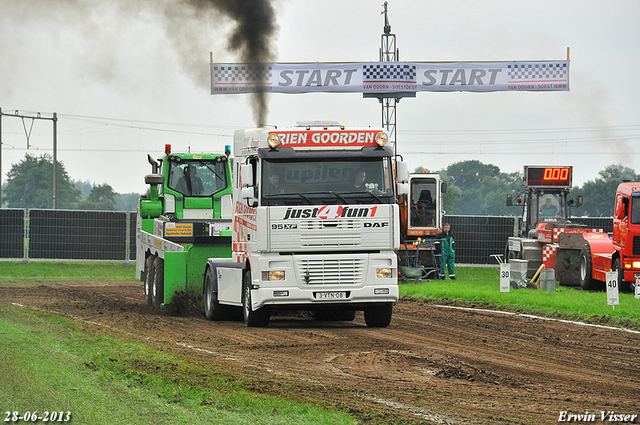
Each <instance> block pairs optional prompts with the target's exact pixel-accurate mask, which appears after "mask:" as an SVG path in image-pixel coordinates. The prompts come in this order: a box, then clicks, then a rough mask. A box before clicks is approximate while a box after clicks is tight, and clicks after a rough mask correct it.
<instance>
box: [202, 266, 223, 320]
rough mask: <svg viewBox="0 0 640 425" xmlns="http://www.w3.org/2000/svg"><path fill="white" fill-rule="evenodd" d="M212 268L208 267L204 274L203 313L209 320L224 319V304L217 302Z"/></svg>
mask: <svg viewBox="0 0 640 425" xmlns="http://www.w3.org/2000/svg"><path fill="white" fill-rule="evenodd" d="M213 279H214V275H213V270H212V269H211V268H210V267H208V268H207V271H206V273H205V275H204V315H205V316H206V317H207V319H209V320H215V321H218V320H224V318H225V311H224V306H222V305H220V302H218V291H217V290H216V288H214V284H213Z"/></svg>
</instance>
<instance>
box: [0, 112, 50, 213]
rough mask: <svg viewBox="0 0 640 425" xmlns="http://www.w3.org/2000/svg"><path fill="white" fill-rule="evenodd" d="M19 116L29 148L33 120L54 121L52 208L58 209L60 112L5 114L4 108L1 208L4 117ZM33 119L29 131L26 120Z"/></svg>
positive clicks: (0, 175) (0, 189)
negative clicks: (29, 114)
mask: <svg viewBox="0 0 640 425" xmlns="http://www.w3.org/2000/svg"><path fill="white" fill-rule="evenodd" d="M3 116H6V117H17V118H20V119H22V126H23V127H24V133H25V136H26V137H27V149H29V146H30V145H29V139H30V137H31V129H32V128H33V122H34V121H35V120H50V121H52V122H53V201H52V208H53V209H54V210H55V209H56V197H57V195H58V189H57V186H58V176H57V174H58V114H57V113H56V112H54V113H53V117H52V118H46V117H43V116H41V115H40V112H38V113H37V114H36V116H28V115H20V114H19V113H18V111H15V113H13V114H5V113H3V112H2V108H0V208H2V117H3ZM25 118H26V119H30V120H31V127H30V128H29V131H27V126H26V125H25V123H24V120H25Z"/></svg>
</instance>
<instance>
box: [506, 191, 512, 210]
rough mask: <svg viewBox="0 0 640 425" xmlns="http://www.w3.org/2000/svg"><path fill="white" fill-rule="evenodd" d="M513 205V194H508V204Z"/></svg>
mask: <svg viewBox="0 0 640 425" xmlns="http://www.w3.org/2000/svg"><path fill="white" fill-rule="evenodd" d="M512 205H513V198H512V197H511V194H508V195H507V206H508V207H510V206H512Z"/></svg>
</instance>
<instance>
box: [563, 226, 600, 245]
mask: <svg viewBox="0 0 640 425" xmlns="http://www.w3.org/2000/svg"><path fill="white" fill-rule="evenodd" d="M603 232H604V231H603V230H602V229H580V232H579V233H603ZM561 233H573V232H571V230H568V229H565V228H564V227H556V228H555V229H553V241H554V242H558V236H560V234H561Z"/></svg>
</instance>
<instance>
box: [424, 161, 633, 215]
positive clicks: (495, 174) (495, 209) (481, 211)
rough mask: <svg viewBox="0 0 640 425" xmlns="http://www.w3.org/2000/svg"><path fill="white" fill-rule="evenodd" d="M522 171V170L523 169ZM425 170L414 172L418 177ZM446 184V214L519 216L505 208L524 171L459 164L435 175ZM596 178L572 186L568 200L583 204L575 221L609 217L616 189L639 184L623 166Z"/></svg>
mask: <svg viewBox="0 0 640 425" xmlns="http://www.w3.org/2000/svg"><path fill="white" fill-rule="evenodd" d="M523 169H524V167H523ZM423 171H424V168H421V167H419V168H417V169H416V170H415V172H418V173H421V172H423ZM435 172H436V173H438V174H440V176H441V177H442V178H443V180H444V181H445V182H446V183H447V186H448V187H447V193H446V194H445V195H444V197H443V202H444V209H445V211H446V213H447V214H454V215H494V216H520V215H522V207H516V206H507V204H506V198H507V194H512V195H514V199H515V195H516V194H518V193H520V192H521V191H522V190H523V189H524V187H523V178H524V174H523V173H524V170H523V171H521V172H514V173H503V172H501V171H500V168H498V167H497V166H495V165H492V164H483V163H482V162H480V161H477V160H472V161H461V162H456V163H454V164H451V165H449V166H448V167H447V168H445V169H443V170H439V171H435ZM598 175H599V177H597V178H596V179H595V180H588V181H586V182H585V183H584V184H583V185H582V186H574V187H573V188H572V189H571V190H570V192H569V196H570V197H571V198H573V199H577V197H578V195H582V196H583V199H584V204H583V205H582V206H581V207H579V208H574V209H573V210H572V211H571V215H572V216H574V217H612V216H613V207H614V201H615V194H616V189H617V187H618V185H619V184H620V183H622V182H623V181H625V180H627V181H640V175H638V174H636V173H635V171H634V170H632V169H630V168H628V167H624V166H622V165H619V164H618V165H615V164H612V165H608V166H606V167H605V168H604V169H602V170H600V171H599V172H598Z"/></svg>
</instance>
